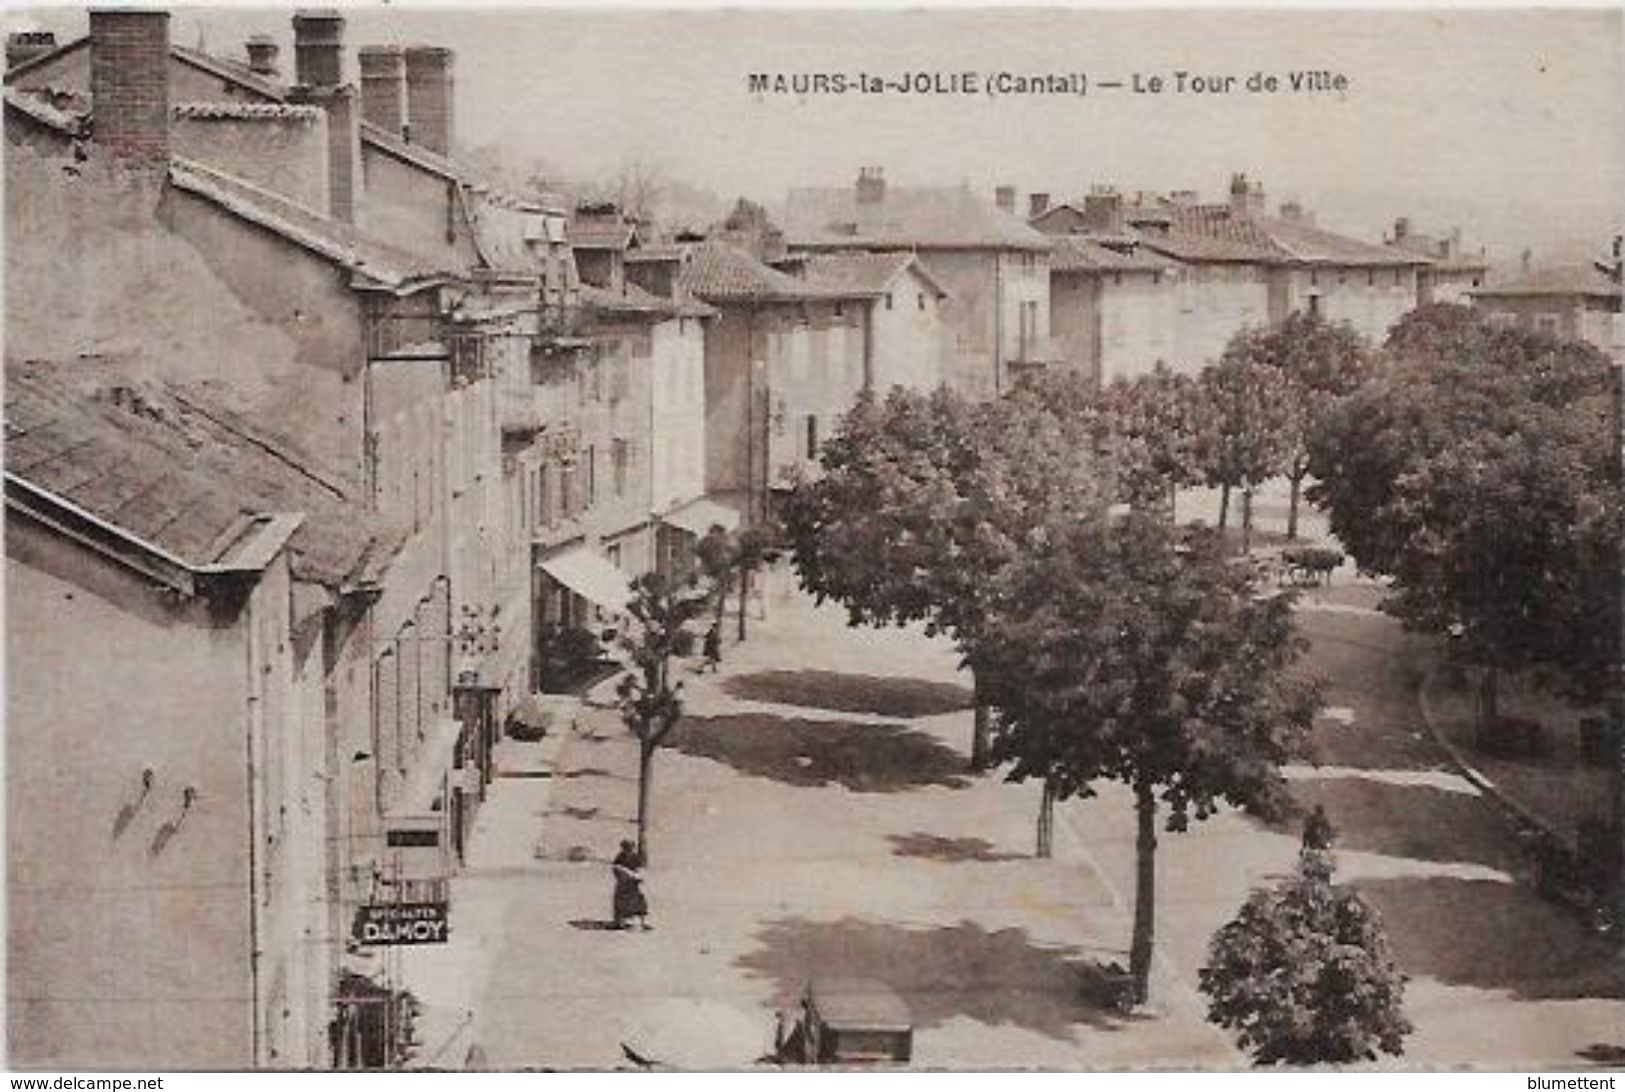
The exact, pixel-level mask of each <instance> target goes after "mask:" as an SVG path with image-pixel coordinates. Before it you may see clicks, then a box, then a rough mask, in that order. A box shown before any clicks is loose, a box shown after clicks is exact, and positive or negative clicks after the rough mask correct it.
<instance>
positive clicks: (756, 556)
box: [730, 527, 773, 641]
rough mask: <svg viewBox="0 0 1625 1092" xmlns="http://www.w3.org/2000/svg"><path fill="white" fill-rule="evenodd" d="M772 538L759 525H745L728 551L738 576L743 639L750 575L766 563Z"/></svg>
mask: <svg viewBox="0 0 1625 1092" xmlns="http://www.w3.org/2000/svg"><path fill="white" fill-rule="evenodd" d="M772 545H773V539H772V537H771V536H770V535H769V534H768V532H767V531H764V530H763V529H761V528H760V527H746V528H745V529H743V530H742V531H740V532H739V534H738V535H736V536H734V540H733V549H732V551H731V553H730V556H731V559H732V568H733V570H734V572H735V573H737V574H738V576H739V639H740V640H741V641H743V640H744V639H745V602H746V600H747V599H748V598H749V594H750V581H751V577H752V576H753V575H754V574H756V573H758V572H760V571H761V570H762V567H763V566H765V565H766V564H767V554H768V551H769V550H770V549H771V548H772Z"/></svg>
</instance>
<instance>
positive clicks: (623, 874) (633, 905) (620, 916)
mask: <svg viewBox="0 0 1625 1092" xmlns="http://www.w3.org/2000/svg"><path fill="white" fill-rule="evenodd" d="M611 869H612V870H613V872H614V873H615V897H614V912H615V928H617V929H627V928H630V927H631V923H632V922H633V920H636V921H637V922H638V924H639V925H640V926H641V927H642V928H643V929H645V930H647V929H650V928H652V926H650V924H649V903H648V901H647V900H646V899H645V898H644V897H643V856H642V855H641V854H640V853H638V849H637V846H635V845H633V844H632V843H631V842H630V841H627V840H623V841H622V842H621V851H620V852H619V853H617V854H616V855H615V861H614V863H613V864H612V865H611Z"/></svg>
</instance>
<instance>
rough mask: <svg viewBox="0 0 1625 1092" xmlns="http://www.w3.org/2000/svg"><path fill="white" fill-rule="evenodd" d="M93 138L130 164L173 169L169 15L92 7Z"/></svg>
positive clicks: (157, 12)
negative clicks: (171, 166) (171, 152)
mask: <svg viewBox="0 0 1625 1092" xmlns="http://www.w3.org/2000/svg"><path fill="white" fill-rule="evenodd" d="M90 96H91V106H92V110H93V113H92V120H91V139H92V140H93V141H94V142H95V143H96V144H97V145H98V146H100V147H102V148H104V149H106V150H107V151H108V152H110V153H111V154H112V155H114V156H116V157H117V158H118V159H120V160H122V161H124V162H125V163H126V164H128V165H130V166H138V167H142V168H145V169H148V170H158V171H164V170H167V169H168V167H169V13H168V12H167V11H154V10H150V9H149V10H141V9H137V8H92V9H91V11H90Z"/></svg>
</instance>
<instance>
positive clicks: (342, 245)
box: [169, 156, 451, 291]
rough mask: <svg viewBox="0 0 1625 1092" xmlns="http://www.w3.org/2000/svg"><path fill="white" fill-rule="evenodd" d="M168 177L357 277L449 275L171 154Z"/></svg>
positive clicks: (420, 281) (395, 285)
mask: <svg viewBox="0 0 1625 1092" xmlns="http://www.w3.org/2000/svg"><path fill="white" fill-rule="evenodd" d="M169 180H170V182H171V183H173V184H174V185H175V186H177V187H178V188H180V189H182V190H185V191H186V192H188V193H191V194H195V195H196V196H198V197H201V198H203V199H205V200H207V201H209V202H211V203H213V204H215V205H217V206H218V207H220V208H222V209H224V210H226V211H227V212H230V213H232V214H233V215H236V216H238V217H240V218H242V219H244V220H247V221H249V222H250V223H253V224H257V225H259V226H260V227H263V228H266V229H267V230H270V231H273V232H275V233H277V234H278V235H281V236H282V237H283V238H285V239H287V240H289V241H290V242H293V243H295V244H297V245H299V246H301V247H304V248H305V249H307V250H310V251H312V252H314V253H316V254H318V255H320V256H321V257H323V258H326V259H328V260H329V261H331V262H333V263H335V264H336V265H339V266H342V267H343V268H345V269H348V270H349V271H351V272H352V273H354V274H356V276H357V277H358V278H359V279H360V281H361V282H362V285H361V286H363V287H365V286H366V285H367V284H369V283H370V284H376V285H379V286H382V287H387V288H391V289H395V290H397V291H401V290H411V289H413V288H415V287H421V286H423V285H424V284H427V283H432V282H434V281H437V280H441V279H444V278H447V277H449V276H450V275H451V274H450V273H448V272H447V271H445V270H442V269H439V268H437V267H436V266H435V265H434V263H433V262H432V261H431V260H430V259H428V258H423V257H420V256H418V255H416V254H413V253H411V252H410V251H407V250H404V249H402V248H400V247H397V246H394V245H393V244H389V243H381V242H378V241H376V240H373V239H368V238H367V237H365V236H363V235H361V234H360V233H358V232H357V231H356V230H355V228H354V227H353V226H351V225H349V224H344V223H340V222H339V221H337V220H334V219H332V218H331V217H328V216H325V215H323V214H322V213H319V212H317V211H315V210H314V209H310V208H306V207H305V206H304V205H301V204H298V203H297V202H294V201H290V200H288V199H287V198H286V197H283V196H281V195H280V194H275V193H272V192H271V191H269V190H265V189H261V188H260V187H258V186H254V185H251V184H250V183H247V182H244V181H242V180H241V179H238V178H234V177H232V176H231V175H228V174H225V173H223V172H221V171H216V170H214V169H212V168H209V167H205V166H204V165H203V164H201V163H196V162H193V161H191V160H188V159H183V158H181V157H179V156H174V157H172V158H171V161H170V167H169Z"/></svg>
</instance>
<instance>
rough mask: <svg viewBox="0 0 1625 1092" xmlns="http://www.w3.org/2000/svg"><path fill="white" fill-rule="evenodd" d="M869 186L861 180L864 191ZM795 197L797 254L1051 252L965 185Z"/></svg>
mask: <svg viewBox="0 0 1625 1092" xmlns="http://www.w3.org/2000/svg"><path fill="white" fill-rule="evenodd" d="M861 186H862V180H860V187H861ZM868 192H869V194H872V195H873V199H872V200H861V201H860V200H859V189H858V187H829V188H802V189H792V190H791V191H790V194H789V197H788V200H787V203H786V206H785V221H784V238H785V241H786V242H787V243H789V244H790V245H791V246H793V247H817V248H829V247H840V246H847V247H852V246H864V247H872V248H885V249H916V248H924V249H929V248H933V247H934V248H947V249H971V248H979V249H1006V250H1034V251H1040V250H1048V249H1049V242H1048V241H1047V240H1046V239H1045V237H1044V236H1043V235H1042V234H1040V233H1039V232H1037V231H1034V230H1033V229H1032V228H1030V227H1028V226H1027V225H1026V224H1025V223H1023V222H1022V221H1021V220H1019V219H1017V218H1016V217H1015V216H1014V215H1012V214H1010V213H1007V212H1005V211H1003V210H1002V209H1000V208H998V207H997V206H996V205H995V204H994V203H993V202H992V201H991V200H989V199H987V198H984V197H982V196H981V195H979V194H977V193H974V192H973V191H972V190H971V189H970V188H969V187H965V186H944V187H935V186H932V187H924V186H885V185H878V186H875V187H874V188H872V189H871V190H870V191H868Z"/></svg>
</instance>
